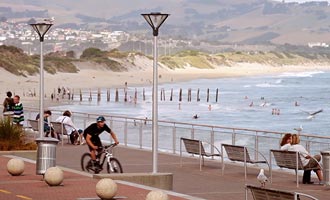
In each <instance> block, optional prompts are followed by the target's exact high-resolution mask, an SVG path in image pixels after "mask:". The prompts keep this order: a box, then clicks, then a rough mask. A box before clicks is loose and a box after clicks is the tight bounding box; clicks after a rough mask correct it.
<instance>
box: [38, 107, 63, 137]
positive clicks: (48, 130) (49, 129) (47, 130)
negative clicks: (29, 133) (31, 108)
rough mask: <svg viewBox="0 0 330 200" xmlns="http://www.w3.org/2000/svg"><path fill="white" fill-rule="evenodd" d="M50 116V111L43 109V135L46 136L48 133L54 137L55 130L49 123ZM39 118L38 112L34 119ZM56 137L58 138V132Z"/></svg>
mask: <svg viewBox="0 0 330 200" xmlns="http://www.w3.org/2000/svg"><path fill="white" fill-rule="evenodd" d="M51 116H52V111H50V110H45V111H44V133H45V137H48V135H49V134H50V135H51V136H52V137H53V138H55V131H54V129H53V127H52V126H51V125H50V117H51ZM39 119H40V115H39V114H38V115H37V116H36V120H39ZM56 138H57V139H59V140H60V136H59V134H57V136H56Z"/></svg>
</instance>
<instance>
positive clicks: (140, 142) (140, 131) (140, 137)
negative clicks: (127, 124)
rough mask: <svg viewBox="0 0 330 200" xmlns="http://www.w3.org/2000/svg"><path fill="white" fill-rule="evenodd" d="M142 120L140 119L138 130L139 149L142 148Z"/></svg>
mask: <svg viewBox="0 0 330 200" xmlns="http://www.w3.org/2000/svg"><path fill="white" fill-rule="evenodd" d="M142 127H143V120H141V121H140V128H139V129H140V130H139V145H140V149H142V137H143V128H142Z"/></svg>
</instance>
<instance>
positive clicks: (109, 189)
mask: <svg viewBox="0 0 330 200" xmlns="http://www.w3.org/2000/svg"><path fill="white" fill-rule="evenodd" d="M96 194H97V196H98V197H100V198H101V199H112V198H113V197H114V196H116V194H117V183H115V182H114V181H113V180H112V179H110V178H103V179H101V180H100V181H99V182H97V184H96Z"/></svg>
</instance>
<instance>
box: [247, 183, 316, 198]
mask: <svg viewBox="0 0 330 200" xmlns="http://www.w3.org/2000/svg"><path fill="white" fill-rule="evenodd" d="M248 190H250V191H251V193H252V196H253V199H254V200H299V199H300V198H299V197H302V196H303V197H307V198H309V199H314V200H318V199H317V198H315V197H313V196H311V195H308V194H304V193H300V192H290V191H284V190H278V189H270V188H261V187H256V186H253V185H245V200H248Z"/></svg>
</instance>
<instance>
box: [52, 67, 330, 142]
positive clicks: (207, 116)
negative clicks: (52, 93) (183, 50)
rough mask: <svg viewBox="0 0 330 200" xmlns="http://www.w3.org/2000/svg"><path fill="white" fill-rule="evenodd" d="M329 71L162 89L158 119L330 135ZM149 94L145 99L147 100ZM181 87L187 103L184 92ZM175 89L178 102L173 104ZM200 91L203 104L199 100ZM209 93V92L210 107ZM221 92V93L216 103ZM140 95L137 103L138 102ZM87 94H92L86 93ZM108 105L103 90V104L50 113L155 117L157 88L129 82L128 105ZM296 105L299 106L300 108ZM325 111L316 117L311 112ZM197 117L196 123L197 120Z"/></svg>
mask: <svg viewBox="0 0 330 200" xmlns="http://www.w3.org/2000/svg"><path fill="white" fill-rule="evenodd" d="M329 85H330V72H323V71H311V72H300V73H296V72H295V73H283V74H280V75H267V76H254V77H236V78H218V79H197V80H192V81H187V82H172V83H166V84H159V92H158V94H159V95H158V96H159V100H158V118H159V120H167V121H174V122H188V123H195V124H208V125H219V126H228V127H238V128H251V129H258V130H268V131H281V132H294V130H293V129H294V128H298V127H303V131H302V132H303V133H309V134H314V135H325V136H327V135H329V134H328V133H329V127H330V112H329V111H330V110H329V108H328V107H329V98H330V88H329ZM143 88H144V89H145V96H146V100H145V101H143V100H142V91H143ZM180 88H182V95H183V96H182V101H181V102H180V101H179V90H180ZM189 88H191V89H192V100H191V102H188V101H187V99H188V97H187V93H188V92H187V91H188V89H189ZM161 89H164V91H165V98H166V100H165V101H161V100H160V90H161ZM171 89H173V100H172V101H170V94H171ZM197 89H199V90H200V101H197ZM207 89H209V91H210V96H209V102H207ZM216 89H218V90H219V96H218V102H216V95H215V94H216ZM135 90H137V94H138V96H137V103H134V100H133V99H134V95H135ZM85 92H87V91H85ZM114 92H115V89H111V99H110V101H109V102H107V100H106V93H107V91H106V90H105V89H103V90H102V91H101V93H102V95H101V101H100V102H97V101H96V94H94V96H93V101H91V102H89V101H83V102H79V97H78V95H75V101H74V102H73V104H70V105H61V106H57V107H53V108H51V109H57V110H58V109H60V110H65V109H69V110H71V111H74V112H86V113H99V114H100V115H102V114H106V115H120V116H128V117H139V118H148V119H151V118H152V87H151V86H144V87H133V86H132V87H131V86H130V85H129V83H128V87H127V94H128V101H127V102H124V100H123V99H124V95H123V94H124V93H123V91H121V90H120V91H119V92H120V97H119V98H120V100H119V102H115V101H114V97H115V94H114ZM295 104H296V105H295ZM319 110H322V112H320V113H318V114H316V115H315V116H314V117H313V118H312V117H311V116H310V115H309V114H308V113H313V112H315V111H319ZM194 115H197V116H198V118H197V119H195V118H194V117H193V116H194Z"/></svg>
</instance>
